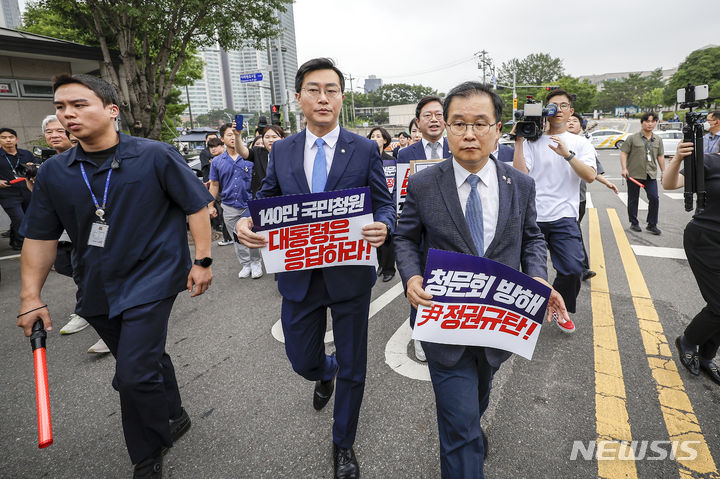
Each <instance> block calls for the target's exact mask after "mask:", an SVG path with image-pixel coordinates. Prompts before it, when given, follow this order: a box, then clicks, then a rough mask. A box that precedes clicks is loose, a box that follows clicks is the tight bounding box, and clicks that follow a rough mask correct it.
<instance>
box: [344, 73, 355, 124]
mask: <svg viewBox="0 0 720 479" xmlns="http://www.w3.org/2000/svg"><path fill="white" fill-rule="evenodd" d="M345 79H346V80H350V103H351V104H352V115H350V118H351V119H352V122H353V126H355V95H353V80H357V78H356V77H353V76H352V74H348V75H346V76H345Z"/></svg>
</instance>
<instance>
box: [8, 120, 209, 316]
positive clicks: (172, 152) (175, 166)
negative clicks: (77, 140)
mask: <svg viewBox="0 0 720 479" xmlns="http://www.w3.org/2000/svg"><path fill="white" fill-rule="evenodd" d="M114 161H115V162H116V166H117V167H116V168H114V169H113V170H112V171H113V172H112V176H111V178H110V184H109V188H108V199H107V204H106V208H105V220H106V222H107V224H108V227H109V228H108V234H107V238H106V240H105V246H104V247H102V248H100V247H96V246H89V245H88V239H89V237H90V229H91V227H92V224H93V222H95V221H97V216H96V215H95V209H96V208H95V205H94V203H93V201H92V198H91V195H90V192H89V191H88V187H87V185H86V184H85V181H84V180H83V177H82V173H81V171H80V164H81V163H82V164H83V166H84V167H85V171H86V173H87V176H88V180H89V182H90V185H91V186H92V189H93V192H94V193H95V197H96V198H97V199H98V201H99V202H100V203H102V198H103V192H104V190H105V182H106V179H107V175H108V172H109V170H110V169H111V167H112V165H113V162H114ZM211 201H213V198H212V196H211V195H210V193H209V192H208V191H207V189H206V188H205V187H204V185H203V184H202V182H201V181H200V180H199V179H198V178H197V176H195V174H194V173H193V172H192V170H191V169H190V167H189V166H188V165H187V163H186V162H185V160H184V159H183V157H182V156H181V155H180V153H179V152H178V151H177V150H176V149H175V148H174V147H172V146H170V145H168V144H165V143H161V142H158V141H153V140H148V139H145V138H136V137H132V136H128V135H124V134H120V142H119V144H118V146H117V150H116V155H115V156H114V157H110V158H109V159H108V160H107V161H105V163H103V164H102V165H100V167H99V168H98V167H97V166H96V165H95V163H93V162H92V161H91V160H89V159H88V158H87V157H86V156H85V154H84V153H83V151H82V150H80V149H79V148H72V149H70V150H68V151H66V152H64V153H62V154H60V155H56V156H54V157H52V158H50V159H49V160H47V161H46V162H45V163H43V165H42V167H41V168H40V169H39V172H38V176H37V179H36V180H35V188H34V190H33V194H32V200H31V202H30V206H29V207H28V209H27V211H26V213H25V218H24V220H23V224H22V227H21V230H20V231H21V232H22V234H23V235H24V236H25V237H26V238H29V239H35V240H56V239H58V238H59V237H60V234H61V233H62V231H63V229H65V230H67V233H68V235H69V236H70V239H71V240H72V244H73V248H74V253H75V260H76V261H75V263H76V264H75V266H76V268H77V271H76V272H75V275H74V276H75V278H76V282H77V285H78V303H77V306H76V308H75V311H76V313H77V314H79V315H81V316H86V317H91V316H99V315H108V316H110V317H114V316H118V315H119V314H121V313H122V312H123V311H125V310H127V309H129V308H132V307H135V306H139V305H142V304H146V303H149V302H152V301H158V300H161V299H164V298H167V297H169V296H172V295H174V294H177V293H178V292H180V291H182V290H184V289H185V287H186V283H187V275H188V272H189V271H190V267H191V261H190V250H189V248H188V241H187V229H186V215H190V214H193V213H196V212H197V211H199V210H201V209H202V208H204V207H206V206H207V205H208V203H210V202H211Z"/></svg>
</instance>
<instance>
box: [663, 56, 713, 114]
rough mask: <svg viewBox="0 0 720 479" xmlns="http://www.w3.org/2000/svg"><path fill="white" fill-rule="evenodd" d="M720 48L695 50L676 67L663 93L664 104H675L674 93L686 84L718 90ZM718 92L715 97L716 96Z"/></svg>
mask: <svg viewBox="0 0 720 479" xmlns="http://www.w3.org/2000/svg"><path fill="white" fill-rule="evenodd" d="M718 82H720V47H712V48H704V49H702V50H695V51H694V52H692V53H690V55H688V56H687V58H686V59H685V60H684V61H683V62H682V63H681V64H680V65H679V66H678V71H677V72H675V74H674V75H673V76H672V78H670V81H669V82H668V84H667V86H666V87H665V91H664V98H665V103H666V104H667V105H673V104H675V100H676V92H677V90H678V89H680V88H684V87H685V86H687V84H688V83H689V84H692V85H704V84H707V85H708V86H711V88H715V89H716V90H720V85H718ZM718 93H720V91H717V92H716V93H715V95H712V94H711V95H710V96H716V97H717V96H718Z"/></svg>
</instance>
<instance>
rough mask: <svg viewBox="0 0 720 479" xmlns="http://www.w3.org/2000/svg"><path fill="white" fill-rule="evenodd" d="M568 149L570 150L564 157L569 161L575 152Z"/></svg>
mask: <svg viewBox="0 0 720 479" xmlns="http://www.w3.org/2000/svg"><path fill="white" fill-rule="evenodd" d="M569 151H570V154H569V155H568V156H566V157H565V161H570V160H572V159H573V158H575V152H574V151H572V150H569Z"/></svg>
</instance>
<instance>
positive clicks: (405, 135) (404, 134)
mask: <svg viewBox="0 0 720 479" xmlns="http://www.w3.org/2000/svg"><path fill="white" fill-rule="evenodd" d="M403 136H404V137H405V138H408V139H410V138H412V136H410V133H408V132H407V131H401V132H400V133H398V138H402V137H403Z"/></svg>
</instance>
